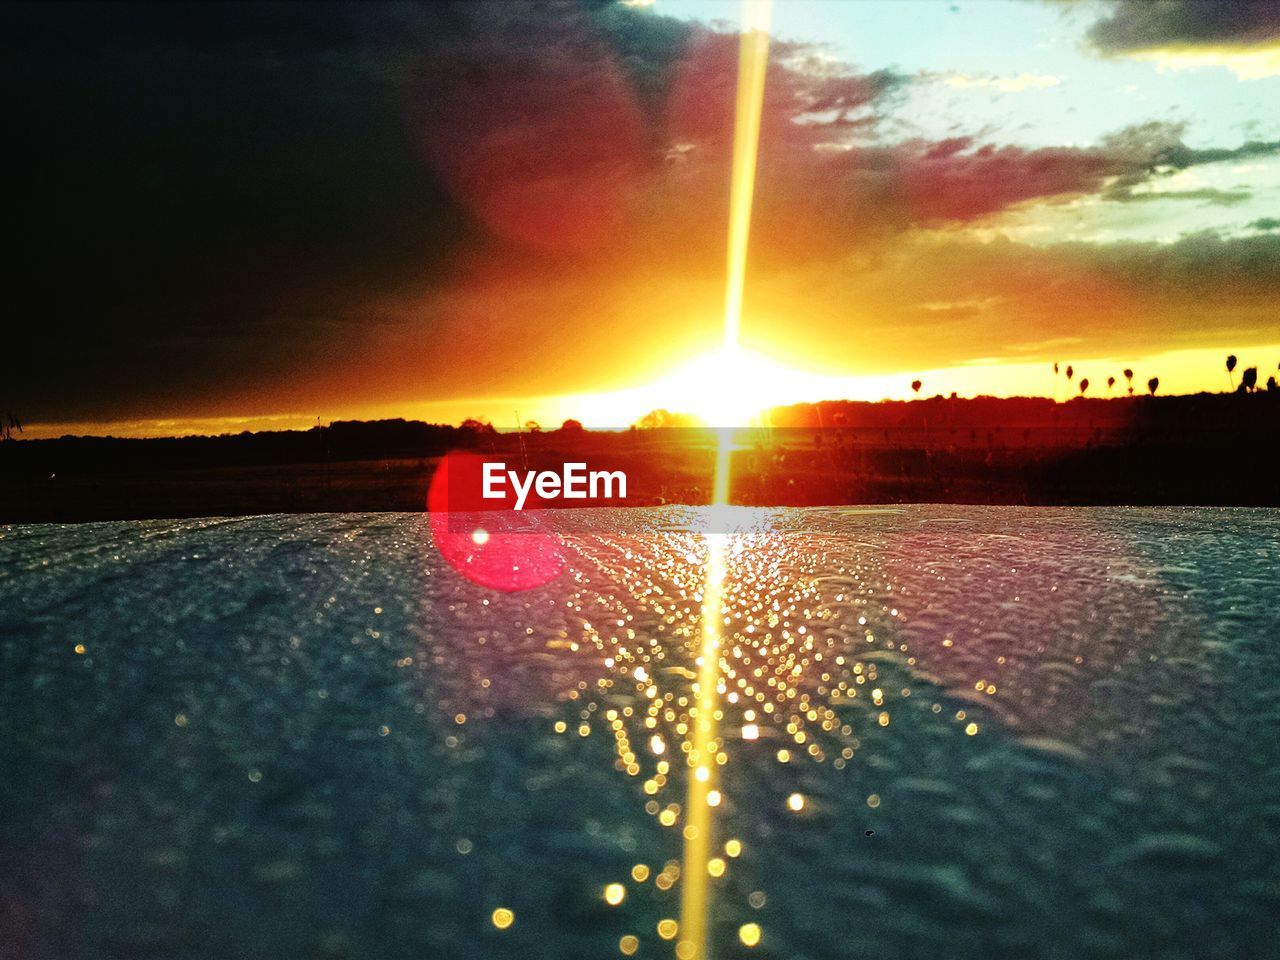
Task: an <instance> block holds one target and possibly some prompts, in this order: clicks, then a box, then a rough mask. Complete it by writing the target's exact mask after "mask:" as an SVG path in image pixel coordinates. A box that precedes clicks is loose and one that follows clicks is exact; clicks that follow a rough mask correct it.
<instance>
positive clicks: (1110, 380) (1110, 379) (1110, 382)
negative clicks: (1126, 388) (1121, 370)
mask: <svg viewBox="0 0 1280 960" xmlns="http://www.w3.org/2000/svg"><path fill="white" fill-rule="evenodd" d="M1115 385H1116V378H1115V377H1107V395H1108V396H1110V395H1111V388H1112V387H1114V386H1115Z"/></svg>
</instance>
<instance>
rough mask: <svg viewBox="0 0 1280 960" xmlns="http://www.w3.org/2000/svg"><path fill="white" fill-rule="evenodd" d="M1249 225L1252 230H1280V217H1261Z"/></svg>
mask: <svg viewBox="0 0 1280 960" xmlns="http://www.w3.org/2000/svg"><path fill="white" fill-rule="evenodd" d="M1248 227H1249V229H1250V230H1280V217H1259V218H1258V219H1257V220H1254V221H1252V222H1251V223H1249V224H1248Z"/></svg>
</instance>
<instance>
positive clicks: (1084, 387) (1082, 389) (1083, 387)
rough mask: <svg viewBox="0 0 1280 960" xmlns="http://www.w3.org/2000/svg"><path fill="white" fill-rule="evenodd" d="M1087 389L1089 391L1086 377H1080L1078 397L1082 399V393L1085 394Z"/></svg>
mask: <svg viewBox="0 0 1280 960" xmlns="http://www.w3.org/2000/svg"><path fill="white" fill-rule="evenodd" d="M1088 389H1089V378H1088V377H1081V378H1080V396H1082V397H1083V396H1084V392H1085V391H1086V390H1088Z"/></svg>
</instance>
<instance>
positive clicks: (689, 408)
mask: <svg viewBox="0 0 1280 960" xmlns="http://www.w3.org/2000/svg"><path fill="white" fill-rule="evenodd" d="M806 379H807V377H806V376H805V375H804V374H803V373H801V372H800V371H799V370H794V369H792V368H790V367H787V366H785V365H783V364H781V363H779V362H777V361H776V360H772V359H770V358H769V357H766V356H765V355H763V354H760V353H755V352H753V351H751V350H744V349H743V348H741V347H721V348H720V349H719V350H713V351H709V352H707V353H704V354H702V355H701V356H697V357H694V358H693V359H692V360H690V361H689V362H687V363H685V364H684V365H683V366H680V367H677V368H676V369H675V370H674V371H672V373H671V374H670V375H668V376H666V377H664V378H662V379H661V380H659V381H657V382H656V383H654V384H653V385H652V389H653V391H654V395H655V396H661V397H665V398H667V399H666V401H665V405H669V406H670V409H672V410H679V411H683V412H687V413H691V414H693V415H694V416H695V417H697V418H698V419H699V420H701V421H702V422H703V423H704V424H706V425H707V426H711V427H741V426H750V425H752V424H753V423H754V422H755V420H756V418H757V417H759V415H760V413H761V412H762V411H764V410H765V409H767V408H768V407H774V406H780V405H782V404H785V403H788V402H794V400H793V398H795V397H797V396H800V395H802V394H803V393H804V386H805V381H806Z"/></svg>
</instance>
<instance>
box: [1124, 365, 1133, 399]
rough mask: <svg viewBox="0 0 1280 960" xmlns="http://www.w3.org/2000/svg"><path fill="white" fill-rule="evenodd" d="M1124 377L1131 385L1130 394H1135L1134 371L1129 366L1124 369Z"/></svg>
mask: <svg viewBox="0 0 1280 960" xmlns="http://www.w3.org/2000/svg"><path fill="white" fill-rule="evenodd" d="M1124 379H1125V381H1126V382H1127V383H1128V385H1129V396H1131V397H1132V396H1133V371H1132V370H1130V369H1129V368H1128V367H1125V369H1124Z"/></svg>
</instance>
